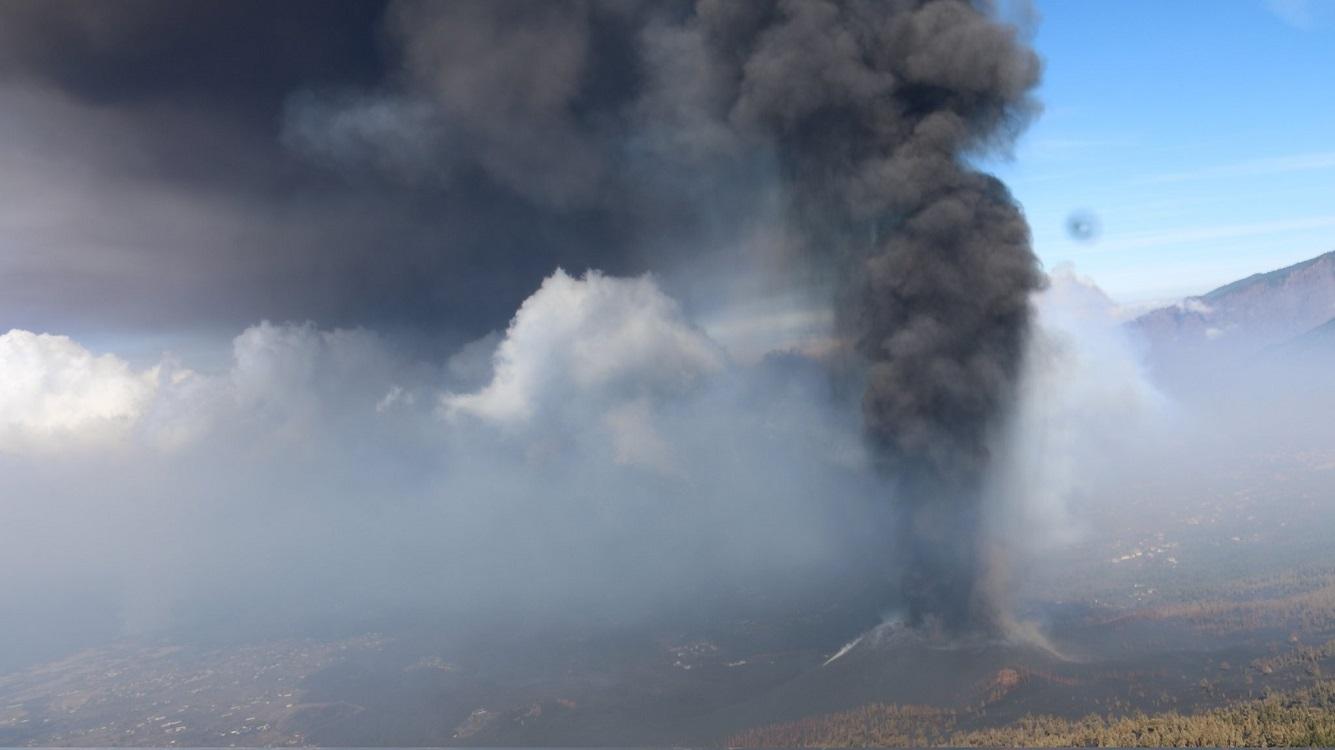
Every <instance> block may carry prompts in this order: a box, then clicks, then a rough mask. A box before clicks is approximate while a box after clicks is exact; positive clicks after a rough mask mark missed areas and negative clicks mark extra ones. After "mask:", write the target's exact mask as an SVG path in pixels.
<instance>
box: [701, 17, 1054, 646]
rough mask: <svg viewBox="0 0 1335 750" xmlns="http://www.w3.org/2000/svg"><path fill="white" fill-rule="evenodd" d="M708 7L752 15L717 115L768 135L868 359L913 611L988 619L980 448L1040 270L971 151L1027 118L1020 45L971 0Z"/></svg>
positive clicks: (879, 447) (866, 409)
mask: <svg viewBox="0 0 1335 750" xmlns="http://www.w3.org/2000/svg"><path fill="white" fill-rule="evenodd" d="M741 5H744V6H747V8H746V9H739V8H738V7H736V6H734V5H732V4H723V3H718V4H714V3H705V4H702V6H701V8H702V10H703V11H705V12H706V18H707V19H708V18H710V16H708V15H707V13H708V12H710V11H712V12H713V13H714V14H715V15H714V17H713V18H714V20H716V21H718V22H719V23H718V28H720V29H726V28H729V27H730V26H733V25H735V24H736V23H738V20H739V19H738V17H739V16H741V15H743V14H749V15H750V18H752V19H759V20H760V22H761V26H760V27H759V28H758V29H757V30H756V31H755V33H754V36H751V37H743V38H740V39H739V38H734V39H733V40H732V41H731V44H732V45H733V48H734V49H737V48H740V49H748V50H749V53H748V55H747V58H746V59H745V61H744V62H743V63H742V64H741V80H740V84H739V89H738V91H739V95H738V99H737V101H736V102H735V105H734V107H733V109H732V113H731V119H732V121H733V123H734V124H736V125H737V126H738V127H739V128H740V129H741V130H742V131H743V132H748V131H749V132H761V133H764V134H765V136H766V137H769V138H772V139H773V142H774V143H775V151H776V154H777V158H778V160H779V161H780V163H781V165H782V169H783V170H784V177H785V179H786V180H788V181H789V185H788V186H787V187H788V189H789V190H790V192H791V199H792V210H793V216H794V217H795V218H794V221H795V223H796V225H797V228H798V229H799V230H800V232H801V233H802V236H803V240H804V245H805V247H806V248H807V250H808V251H809V256H810V257H811V258H812V259H813V261H814V262H815V264H816V266H817V268H818V269H824V272H825V273H829V274H831V275H833V276H834V281H835V284H836V287H837V289H838V290H839V295H840V302H841V305H840V314H839V318H838V320H839V324H838V325H839V330H840V332H841V334H842V335H843V336H844V337H845V338H846V339H847V340H848V341H849V342H850V343H851V344H852V345H853V346H854V347H855V348H856V351H857V353H858V354H859V355H861V357H862V358H864V359H865V361H866V363H867V366H868V369H867V387H866V392H865V394H864V397H863V414H864V418H865V428H866V434H867V438H868V441H869V443H870V444H871V446H873V448H874V451H875V455H876V458H877V461H878V463H879V464H880V467H881V468H882V469H883V470H884V472H885V473H886V475H887V476H888V477H891V478H892V479H893V482H894V484H895V485H896V488H897V490H896V493H895V497H896V501H897V502H898V503H900V504H901V507H902V509H903V515H904V523H903V524H902V529H903V532H902V535H901V538H900V545H901V548H902V551H903V555H904V559H903V563H904V565H905V573H904V577H903V589H904V596H905V599H906V603H907V607H908V614H909V617H910V619H911V621H912V622H913V623H914V624H918V625H931V626H934V627H939V628H942V629H944V630H946V631H949V632H955V633H960V632H987V631H990V630H993V629H995V628H996V627H998V625H999V621H998V618H999V617H1000V615H1001V612H1000V611H999V609H998V608H997V604H996V601H995V599H994V596H993V594H994V592H992V591H991V590H990V589H989V587H988V585H987V583H986V582H988V581H989V580H990V575H989V571H988V570H986V569H985V568H986V566H987V565H989V564H990V563H989V561H987V560H985V559H983V558H984V554H983V552H982V550H983V547H984V544H985V539H984V538H983V535H984V531H985V530H984V529H983V527H982V523H983V518H982V508H981V503H982V501H983V496H982V489H983V488H982V485H983V481H984V478H985V473H986V471H987V469H988V441H989V439H990V438H991V437H992V436H993V433H994V430H995V428H996V427H997V426H998V423H999V421H1000V420H1002V419H1003V418H1004V417H1005V415H1006V413H1007V408H1008V406H1009V405H1010V403H1011V402H1012V400H1013V398H1014V396H1015V391H1016V380H1017V377H1018V374H1019V370H1020V364H1021V358H1022V353H1023V351H1024V346H1025V340H1026V336H1027V334H1028V331H1029V327H1030V318H1031V311H1030V306H1029V296H1030V293H1031V292H1033V291H1034V290H1035V289H1037V288H1038V287H1039V286H1040V285H1041V284H1042V278H1043V277H1042V274H1041V272H1040V270H1039V268H1038V264H1037V261H1036V259H1035V257H1034V255H1033V253H1032V251H1031V249H1030V242H1029V230H1028V227H1027V225H1026V223H1025V220H1024V217H1023V215H1022V214H1021V211H1020V209H1019V208H1018V207H1017V206H1016V204H1015V202H1014V200H1012V198H1011V196H1010V194H1009V192H1008V191H1007V190H1006V188H1005V186H1003V185H1002V184H1001V183H1000V182H999V181H998V180H996V179H994V178H993V177H991V176H988V175H985V174H981V173H979V172H978V171H976V170H975V169H973V168H972V167H971V166H970V165H969V163H968V161H967V159H968V157H969V156H971V155H974V154H978V153H980V152H982V151H984V150H986V149H988V148H995V147H998V146H1004V145H1005V144H1006V143H1007V142H1008V141H1009V140H1010V139H1011V138H1012V137H1013V136H1014V135H1015V134H1016V133H1017V132H1018V131H1019V129H1020V128H1021V127H1022V126H1023V125H1024V124H1025V123H1026V122H1027V120H1028V119H1029V117H1030V116H1031V115H1032V113H1033V112H1034V111H1036V105H1035V103H1034V102H1033V100H1032V99H1031V96H1030V92H1031V90H1032V89H1033V87H1034V86H1035V85H1036V83H1037V81H1038V78H1039V70H1040V65H1039V61H1038V59H1037V57H1036V56H1035V55H1034V53H1033V52H1032V51H1031V50H1030V49H1028V48H1027V47H1026V46H1025V45H1023V44H1022V43H1021V42H1020V41H1019V40H1018V39H1017V37H1016V33H1015V31H1014V29H1013V28H1011V27H1009V26H1006V25H1004V24H1001V23H998V22H997V21H995V20H994V19H992V18H991V17H989V15H988V14H987V13H986V12H985V9H980V8H979V7H977V6H975V5H971V4H969V3H965V2H959V1H957V0H937V1H935V2H858V1H857V0H851V1H850V2H842V3H834V2H819V1H811V2H780V3H778V4H777V5H775V6H774V7H773V8H771V9H769V10H768V11H767V12H765V13H759V12H757V11H756V10H755V7H754V5H753V4H750V3H745V4H741Z"/></svg>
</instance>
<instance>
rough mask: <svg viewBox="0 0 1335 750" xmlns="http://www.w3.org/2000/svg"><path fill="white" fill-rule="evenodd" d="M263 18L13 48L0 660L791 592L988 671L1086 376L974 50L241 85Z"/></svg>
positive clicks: (1015, 56)
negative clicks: (1058, 331) (30, 651)
mask: <svg viewBox="0 0 1335 750" xmlns="http://www.w3.org/2000/svg"><path fill="white" fill-rule="evenodd" d="M270 11H271V9H267V8H260V7H259V6H254V5H250V4H245V3H242V4H234V3H205V4H203V5H201V6H200V11H199V12H198V13H195V12H192V13H189V14H183V13H181V12H180V11H179V9H177V8H176V6H175V5H173V4H171V3H157V2H124V3H115V4H107V5H98V6H96V7H95V8H94V7H92V6H88V5H86V4H79V3H64V2H51V3H20V4H13V5H10V6H6V7H5V8H4V9H3V10H0V50H2V52H0V112H3V114H2V115H0V118H3V124H4V127H5V132H6V139H7V140H9V141H10V142H11V143H12V144H13V145H14V148H13V149H12V150H7V151H6V152H5V153H4V154H3V155H0V158H3V160H4V164H3V167H4V169H3V170H0V194H3V196H5V198H6V200H5V208H3V209H0V226H3V228H4V229H5V232H4V239H3V240H0V243H2V245H3V247H4V249H5V251H6V252H5V253H4V254H3V256H0V257H2V259H0V264H2V265H0V271H3V273H0V320H3V321H4V324H5V325H4V326H3V328H4V329H5V330H9V329H11V328H12V329H13V330H11V331H10V332H9V333H7V334H4V336H3V337H0V362H2V363H3V367H4V369H5V373H6V377H5V379H4V381H3V384H0V461H2V462H3V463H4V469H5V470H4V472H3V479H0V482H2V483H3V488H4V492H5V494H6V496H7V497H10V498H13V499H12V500H11V501H10V502H8V503H7V505H6V506H5V509H4V513H5V514H6V519H5V522H4V523H3V524H2V525H0V535H2V536H0V538H2V539H3V542H4V543H3V545H0V549H3V551H2V552H0V556H2V557H0V561H3V563H4V565H5V567H7V568H8V569H10V570H30V571H32V570H33V568H32V566H31V565H30V564H27V563H26V561H31V560H34V559H39V558H40V559H44V560H50V561H51V562H50V563H49V564H48V565H45V566H44V567H43V568H42V569H41V570H40V571H33V572H32V574H31V575H18V576H14V577H12V578H11V580H9V581H7V582H6V583H5V585H6V586H7V587H8V592H0V594H4V593H7V594H9V595H12V596H13V597H18V598H19V599H21V600H25V601H31V602H33V603H34V604H33V606H32V608H30V609H29V610H27V611H26V612H25V613H24V614H23V615H22V616H16V617H14V623H13V627H12V628H10V629H11V630H14V631H15V632H17V631H20V630H22V631H24V632H27V633H28V634H29V635H30V636H33V637H37V636H42V637H45V635H46V634H44V633H43V631H44V627H43V623H46V622H51V621H54V620H58V619H61V618H62V617H65V616H67V614H68V613H69V612H70V611H71V610H74V609H85V610H87V611H88V612H89V613H90V614H89V616H88V617H86V618H84V619H83V623H85V624H84V625H82V626H81V627H86V628H88V629H90V630H93V631H97V633H99V634H105V633H115V632H152V631H155V630H158V629H165V628H171V627H188V626H189V625H190V624H191V623H196V622H199V621H201V620H207V619H209V618H210V617H212V616H214V615H216V614H217V613H219V612H227V611H231V610H234V609H236V608H237V607H238V606H239V604H240V603H244V609H245V610H246V611H247V612H251V613H253V614H252V615H248V616H247V617H250V618H253V619H254V620H255V621H257V622H258V621H261V620H263V621H265V622H267V623H272V622H287V621H291V622H296V621H306V620H316V619H322V618H323V619H328V620H337V619H339V618H343V619H348V620H355V619H356V618H359V617H366V616H368V615H367V613H375V612H388V611H390V610H393V609H405V610H406V609H414V608H420V609H424V610H431V611H433V612H450V613H465V614H463V615H460V616H466V617H467V618H469V619H471V620H473V621H476V622H482V621H485V620H487V619H488V618H505V617H521V618H533V619H535V620H543V619H548V618H550V619H560V618H568V619H574V620H578V621H581V622H591V621H621V620H626V619H631V620H633V619H635V618H644V617H649V616H656V615H659V614H661V613H663V612H665V611H669V610H673V609H676V608H683V607H684V608H687V609H689V607H691V606H694V607H697V608H699V609H700V610H701V612H699V614H700V616H706V615H707V614H708V613H707V612H704V610H705V609H706V608H707V607H708V606H709V605H708V604H706V603H705V602H709V601H713V600H712V599H711V598H710V597H714V596H718V597H722V596H726V594H727V592H729V591H734V590H739V589H746V590H754V589H763V588H765V587H773V588H774V589H781V588H782V589H786V590H788V593H789V594H790V595H791V596H792V597H793V598H794V599H800V597H801V596H802V595H803V593H804V592H808V591H828V590H831V589H838V590H841V591H849V592H859V595H860V592H862V591H865V590H874V591H875V597H876V598H875V601H874V602H871V603H869V604H868V609H869V610H871V611H873V613H874V615H876V616H879V615H882V614H888V613H890V612H892V611H899V610H902V611H903V612H905V613H906V614H907V617H908V619H909V620H910V621H912V622H913V623H915V624H923V625H931V626H934V627H941V628H944V629H946V630H949V631H953V632H963V631H981V632H991V631H994V630H996V629H997V628H999V627H1000V626H1001V625H1002V624H1003V621H1004V620H1005V619H1006V617H1007V616H1008V615H1007V613H1006V612H1005V611H1004V610H1005V608H1006V603H1005V601H1004V598H1005V595H1006V591H1007V585H1006V584H1005V583H1004V582H1002V583H999V582H997V579H996V576H995V575H994V572H995V571H994V570H992V569H991V568H990V567H989V566H992V565H993V564H994V563H996V562H997V557H998V555H1000V554H1001V553H999V552H997V550H1003V551H1005V555H1004V556H1006V557H1010V558H1012V564H1017V565H1018V564H1020V563H1021V562H1022V561H1023V559H1024V557H1025V554H1026V550H1023V549H1017V548H1016V545H1015V544H1014V540H1015V539H1017V538H1032V537H1033V536H1034V534H1033V533H1032V532H1033V530H1034V529H1044V532H1043V533H1042V534H1040V535H1039V536H1041V537H1043V538H1045V539H1046V538H1051V539H1064V538H1068V537H1070V536H1073V535H1075V534H1077V533H1078V532H1077V531H1075V530H1073V529H1074V526H1075V525H1076V524H1074V522H1072V521H1070V520H1069V519H1067V518H1065V517H1064V516H1063V513H1064V510H1063V508H1064V503H1065V494H1066V493H1065V492H1064V491H1063V490H1062V489H1061V488H1062V487H1067V486H1071V485H1073V484H1077V483H1078V481H1077V480H1075V479H1073V478H1072V477H1075V476H1077V475H1080V474H1081V473H1082V471H1083V468H1082V467H1083V466H1084V465H1085V464H1086V463H1087V462H1089V460H1090V459H1089V458H1088V453H1091V452H1093V451H1094V449H1093V448H1090V447H1088V446H1083V447H1080V446H1077V452H1078V455H1072V456H1071V457H1070V458H1069V459H1067V460H1068V462H1069V463H1068V464H1067V465H1066V468H1061V465H1059V464H1060V462H1058V465H1054V464H1049V463H1048V462H1046V461H1044V460H1040V459H1038V458H1036V455H1039V453H1042V451H1041V449H1038V448H1034V447H1033V445H1034V444H1033V443H1030V442H1027V440H1029V438H1030V437H1032V436H1033V435H1035V434H1040V433H1042V431H1043V429H1050V428H1051V422H1050V420H1047V419H1046V418H1044V419H1037V418H1035V417H1034V416H1033V415H1034V414H1035V413H1036V411H1035V410H1036V409H1040V407H1042V408H1043V409H1050V410H1056V412H1057V413H1059V414H1061V415H1067V414H1070V413H1072V411H1075V410H1078V407H1079V408H1083V407H1080V406H1079V405H1080V404H1083V402H1084V401H1085V398H1084V395H1083V393H1084V392H1081V391H1079V390H1078V389H1077V390H1072V391H1066V390H1064V389H1066V388H1077V386H1075V385H1072V384H1073V383H1083V382H1085V380H1084V375H1087V374H1089V373H1090V372H1092V371H1093V370H1095V369H1098V368H1093V367H1090V366H1088V365H1083V366H1081V368H1083V369H1081V368H1077V369H1078V370H1079V373H1084V374H1077V375H1073V376H1072V377H1071V378H1070V379H1067V378H1065V377H1054V376H1052V375H1051V374H1050V373H1051V372H1052V369H1050V368H1049V367H1048V365H1049V364H1051V363H1052V362H1054V361H1060V362H1061V363H1063V366H1067V367H1072V365H1070V362H1069V361H1067V360H1062V359H1061V358H1060V357H1057V356H1055V355H1052V352H1053V351H1054V349H1053V348H1052V346H1051V340H1050V339H1049V338H1047V337H1046V336H1038V337H1035V336H1034V335H1032V334H1033V330H1032V329H1033V320H1032V319H1033V315H1034V311H1033V308H1032V304H1031V300H1032V299H1033V296H1034V295H1035V294H1036V293H1038V292H1039V290H1040V288H1041V286H1042V284H1043V276H1042V274H1041V272H1040V270H1039V268H1038V265H1037V262H1036V260H1035V258H1034V256H1033V254H1032V252H1031V250H1030V247H1029V234H1028V229H1027V227H1026V226H1025V222H1024V218H1023V215H1022V214H1021V212H1020V209H1019V207H1018V206H1017V205H1016V204H1015V202H1014V201H1013V200H1012V198H1011V197H1010V195H1009V193H1008V192H1007V190H1006V189H1005V187H1004V186H1003V185H1002V184H1000V183H999V182H998V181H997V180H995V179H993V178H991V177H989V176H987V175H985V174H982V173H980V172H978V171H977V170H975V169H974V168H973V167H972V166H971V165H972V163H973V161H972V160H974V159H976V158H977V157H979V156H980V155H983V154H986V153H991V152H995V151H998V150H1004V149H1005V148H1006V147H1007V145H1008V143H1009V142H1010V141H1011V140H1012V139H1013V138H1014V137H1016V136H1017V135H1018V134H1019V132H1020V131H1021V130H1022V129H1023V126H1024V125H1025V124H1026V123H1027V122H1028V121H1029V120H1030V119H1031V118H1032V117H1033V116H1034V115H1035V114H1036V112H1037V110H1038V106H1037V103H1036V102H1035V100H1034V98H1033V94H1032V92H1033V90H1034V87H1035V86H1036V85H1037V83H1038V77H1039V73H1040V65H1039V62H1038V60H1037V58H1036V57H1035V55H1034V54H1033V52H1032V51H1031V50H1029V49H1028V47H1027V46H1026V45H1025V43H1024V41H1023V39H1022V37H1021V36H1020V35H1019V33H1018V32H1017V30H1015V29H1014V28H1012V27H1010V26H1008V25H1006V24H1004V23H1002V22H1000V21H998V20H997V19H996V18H995V17H994V16H993V14H992V13H991V11H990V9H989V8H987V7H984V6H981V5H975V4H970V3H965V2H958V1H956V0H934V1H932V2H860V1H858V0H850V1H849V2H822V1H819V0H811V1H809V2H795V1H791V0H789V1H776V2H756V3H745V4H739V3H726V2H713V1H710V0H701V1H700V2H697V3H687V2H675V3H638V2H594V1H590V2H574V1H571V2H559V3H552V2H520V1H514V2H481V1H478V2H452V3H425V2H408V1H403V2H392V3H388V4H385V5H383V6H381V5H377V4H374V3H346V4H345V3H334V4H326V3H301V2H296V3H288V4H285V5H284V6H283V8H282V9H281V11H276V12H275V13H276V15H273V16H272V19H271V20H272V23H266V24H264V26H265V29H264V31H263V32H262V33H256V34H253V35H244V36H246V39H247V43H245V44H241V45H238V44H236V43H235V39H236V38H237V36H238V34H239V31H238V30H239V29H249V28H250V27H251V26H252V25H253V24H252V23H251V20H252V19H254V18H255V17H257V16H262V17H266V18H268V17H269V16H270V15H271V12H270ZM562 269H564V270H562ZM265 321H272V322H265ZM1070 335H1071V336H1072V337H1077V338H1081V340H1082V342H1083V337H1084V333H1083V330H1082V332H1081V333H1079V334H1070ZM1119 346H1120V345H1119ZM1027 351H1036V352H1039V354H1038V355H1036V356H1039V359H1038V360H1037V362H1035V361H1032V360H1031V361H1026V352H1027ZM1100 356H1102V355H1100ZM1107 356H1109V357H1112V358H1115V359H1117V361H1119V362H1128V363H1129V362H1133V361H1134V356H1133V355H1132V354H1131V353H1130V352H1129V351H1126V350H1123V349H1121V348H1118V347H1112V346H1110V347H1108V350H1107ZM1055 366H1056V365H1054V367H1055ZM1125 375H1126V378H1127V380H1128V381H1130V382H1139V381H1138V378H1139V373H1138V371H1136V370H1135V368H1134V367H1133V366H1132V365H1128V369H1127V371H1126V372H1125ZM1022 378H1023V382H1022ZM1044 378H1048V380H1044ZM1035 384H1042V385H1035ZM1108 390H1116V389H1115V388H1112V387H1110V388H1109V389H1108ZM1040 392H1043V393H1049V394H1052V393H1057V392H1061V393H1070V394H1074V395H1069V397H1068V400H1067V401H1065V402H1060V403H1058V404H1056V405H1054V404H1053V403H1051V399H1047V400H1045V399H1044V398H1043V397H1042V396H1040V395H1038V394H1039V393H1040ZM1100 393H1102V392H1100ZM1100 398H1101V396H1100ZM1147 398H1148V397H1147ZM1083 418H1084V417H1081V419H1083ZM1105 418H1106V415H1103V414H1099V415H1094V416H1090V417H1089V419H1091V420H1101V419H1105ZM1027 419H1029V420H1031V421H1030V422H1027V421H1026V420H1027ZM1072 419H1075V418H1074V417H1072ZM1035 420H1036V421H1037V422H1041V423H1042V429H1040V427H1038V426H1033V424H1032V423H1033V422H1034V421H1035ZM1026 425H1028V426H1026ZM1066 429H1067V430H1068V431H1071V432H1075V431H1077V428H1076V427H1075V426H1068V427H1067V428H1066ZM1082 434H1083V433H1082ZM1036 451H1038V452H1039V453H1036ZM1042 455H1047V454H1046V453H1042ZM1026 462H1027V463H1026ZM1035 462H1037V463H1041V464H1042V467H1043V470H1042V471H1041V472H1039V476H1044V477H1049V478H1050V479H1051V481H1048V480H1044V481H1042V482H1037V481H1034V480H1032V476H1033V474H1032V472H1029V471H1028V470H1022V469H1017V468H1015V467H1017V466H1032V465H1033V464H1034V463H1035ZM1058 475H1059V476H1058ZM1054 476H1056V477H1057V478H1056V479H1052V478H1051V477H1054ZM1039 485H1041V487H1039ZM1021 518H1023V519H1028V520H1027V521H1025V522H1024V523H1020V522H1018V521H1017V520H1016V519H1021ZM1021 526H1022V527H1023V528H1018V527H1021ZM1054 544H1055V542H1054ZM851 595H852V594H850V596H851ZM866 624H868V623H858V626H862V625H866ZM34 634H35V635H34ZM53 637H54V636H53ZM70 637H71V639H72V640H78V639H79V638H84V637H92V636H91V635H89V634H88V633H77V634H73V635H71V636H70Z"/></svg>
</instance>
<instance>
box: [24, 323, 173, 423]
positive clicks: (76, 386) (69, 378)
mask: <svg viewBox="0 0 1335 750" xmlns="http://www.w3.org/2000/svg"><path fill="white" fill-rule="evenodd" d="M158 375H159V372H158V369H157V368H153V369H150V370H144V371H139V372H136V371H135V370H133V369H132V368H131V367H130V365H129V364H128V363H126V362H125V360H122V359H120V358H118V357H116V356H115V355H112V354H103V355H101V356H98V355H95V354H93V353H92V352H90V351H88V350H87V349H85V348H84V347H83V346H81V345H80V344H79V343H78V342H76V341H74V340H72V339H70V338H68V337H66V336H53V335H50V334H38V333H33V332H31V331H23V330H17V329H15V330H11V331H9V332H8V333H6V334H4V335H0V449H3V450H23V449H26V448H35V447H53V446H56V445H61V444H67V443H70V442H73V443H78V444H86V443H90V442H96V441H101V440H107V439H114V438H117V437H120V436H124V435H125V434H127V433H128V432H129V431H130V430H131V429H132V428H133V427H134V426H135V424H136V422H137V421H138V420H139V418H140V416H141V415H142V414H143V412H144V410H145V408H146V406H147V405H148V403H149V401H150V400H151V399H152V398H153V395H154V393H155V391H156V390H157V385H158Z"/></svg>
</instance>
